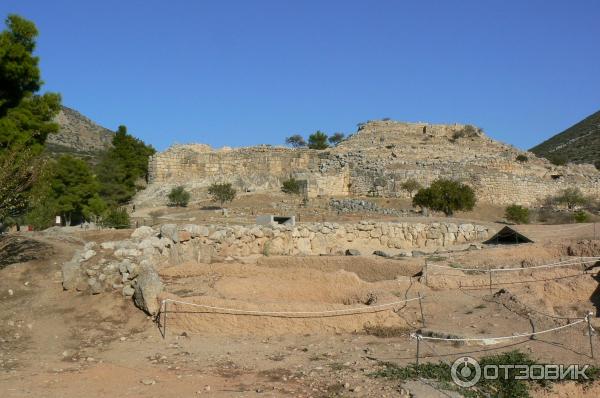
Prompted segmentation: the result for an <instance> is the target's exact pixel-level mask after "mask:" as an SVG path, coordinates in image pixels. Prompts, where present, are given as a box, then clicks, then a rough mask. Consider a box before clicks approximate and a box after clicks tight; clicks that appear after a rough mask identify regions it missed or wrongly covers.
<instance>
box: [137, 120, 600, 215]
mask: <svg viewBox="0 0 600 398" xmlns="http://www.w3.org/2000/svg"><path fill="white" fill-rule="evenodd" d="M290 177H294V178H296V179H297V180H300V181H301V185H302V186H303V187H304V193H305V195H306V196H308V197H317V196H338V197H341V196H367V195H378V196H387V197H408V193H407V192H405V191H403V190H402V188H401V185H402V183H403V182H405V181H406V180H408V179H415V180H417V181H419V182H420V183H421V184H422V185H424V186H427V185H429V184H430V183H431V182H432V181H433V180H435V179H437V178H440V177H443V178H451V179H456V180H459V181H462V182H464V183H466V184H469V185H470V186H472V187H473V188H474V189H475V191H476V192H477V195H478V198H479V200H480V201H482V202H488V203H493V204H501V205H505V204H511V203H519V204H526V205H534V204H537V203H540V202H541V201H543V200H544V199H545V198H546V197H547V196H549V195H553V194H556V193H557V192H558V191H560V190H561V189H564V188H567V187H572V186H573V187H579V188H581V190H582V191H584V192H585V193H586V194H590V195H597V194H598V192H599V190H600V173H599V172H598V170H596V169H595V167H594V166H592V165H566V166H556V165H553V164H551V163H550V162H549V161H548V160H546V159H543V158H538V157H537V156H536V155H535V154H533V153H530V152H523V151H520V150H518V149H517V148H514V147H512V146H510V145H506V144H503V143H501V142H498V141H495V140H493V139H491V138H489V137H487V136H486V135H485V134H484V132H483V131H482V130H481V129H478V128H477V127H474V126H471V125H462V124H453V125H443V124H438V125H434V124H427V123H405V122H397V121H391V120H385V121H383V120H382V121H370V122H368V123H365V124H362V125H360V126H359V128H358V131H357V132H356V133H355V134H353V135H351V136H350V137H349V138H348V139H346V140H345V141H344V142H342V143H340V144H339V145H338V146H336V147H335V148H331V149H328V150H323V151H318V150H311V149H305V148H303V149H292V148H284V147H271V146H266V145H263V146H256V147H245V148H236V149H232V148H222V149H219V150H213V149H212V148H210V147H207V146H206V145H198V144H194V145H178V146H174V147H171V148H169V149H168V150H167V151H165V152H162V153H157V154H156V155H154V156H153V157H151V158H150V161H149V182H150V185H149V187H148V189H146V190H145V191H144V192H142V193H140V194H139V195H138V197H137V199H136V200H137V201H138V202H139V203H143V202H147V201H152V202H157V201H160V200H163V201H164V200H165V197H166V194H167V193H168V191H169V190H170V189H171V187H173V186H176V185H183V186H186V187H187V188H189V189H191V190H192V191H193V192H201V191H202V190H203V189H204V190H205V188H207V187H208V186H209V185H210V184H212V183H214V182H231V183H232V184H233V185H234V186H236V187H237V188H238V189H239V190H241V191H274V190H275V191H278V190H279V189H280V187H281V182H282V181H283V180H285V179H288V178H290Z"/></svg>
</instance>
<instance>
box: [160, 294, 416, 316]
mask: <svg viewBox="0 0 600 398" xmlns="http://www.w3.org/2000/svg"><path fill="white" fill-rule="evenodd" d="M424 297H425V296H420V297H413V298H410V299H406V300H401V301H394V302H391V303H387V304H380V305H372V306H368V307H361V308H345V309H339V310H328V311H254V310H241V309H236V308H222V307H214V306H210V305H204V304H196V303H190V302H186V301H179V300H173V299H164V300H163V301H162V303H161V311H162V308H164V306H165V305H166V303H167V302H169V303H176V304H182V305H189V306H192V307H199V308H205V309H209V310H213V311H223V312H234V313H235V314H231V315H264V316H284V317H292V316H294V315H298V316H304V317H306V316H318V315H324V316H327V315H331V314H336V313H349V314H352V313H353V312H356V313H361V312H363V311H365V310H369V311H368V312H372V311H374V310H377V309H383V308H388V307H394V306H397V305H400V304H404V303H408V302H409V301H415V300H421V299H423V298H424Z"/></svg>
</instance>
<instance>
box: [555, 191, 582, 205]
mask: <svg viewBox="0 0 600 398" xmlns="http://www.w3.org/2000/svg"><path fill="white" fill-rule="evenodd" d="M554 201H555V202H556V203H558V204H561V205H565V206H567V208H569V209H572V208H573V207H575V206H585V205H587V204H589V203H590V201H589V199H588V198H586V197H585V196H584V195H583V193H581V190H580V189H579V188H566V189H563V190H562V191H561V193H560V194H559V195H558V196H556V197H555V198H554Z"/></svg>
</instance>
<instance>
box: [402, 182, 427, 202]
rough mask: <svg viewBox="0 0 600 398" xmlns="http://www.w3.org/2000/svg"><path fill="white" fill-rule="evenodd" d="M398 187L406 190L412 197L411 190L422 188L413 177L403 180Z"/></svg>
mask: <svg viewBox="0 0 600 398" xmlns="http://www.w3.org/2000/svg"><path fill="white" fill-rule="evenodd" d="M400 188H402V189H404V190H405V191H406V192H408V194H409V195H410V197H411V198H412V197H413V192H416V191H418V190H419V189H421V188H423V186H422V185H421V184H419V182H418V181H417V180H415V179H414V178H409V179H408V180H406V181H404V182H403V183H402V185H400Z"/></svg>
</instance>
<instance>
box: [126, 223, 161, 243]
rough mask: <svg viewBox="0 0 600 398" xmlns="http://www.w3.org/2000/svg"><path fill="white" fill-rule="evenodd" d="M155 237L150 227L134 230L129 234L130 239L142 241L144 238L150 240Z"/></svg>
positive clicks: (154, 232)
mask: <svg viewBox="0 0 600 398" xmlns="http://www.w3.org/2000/svg"><path fill="white" fill-rule="evenodd" d="M156 235H157V234H156V231H154V229H152V227H148V226H142V227H139V228H136V230H135V231H133V232H132V233H131V239H135V240H144V239H146V238H150V237H153V236H156Z"/></svg>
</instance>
